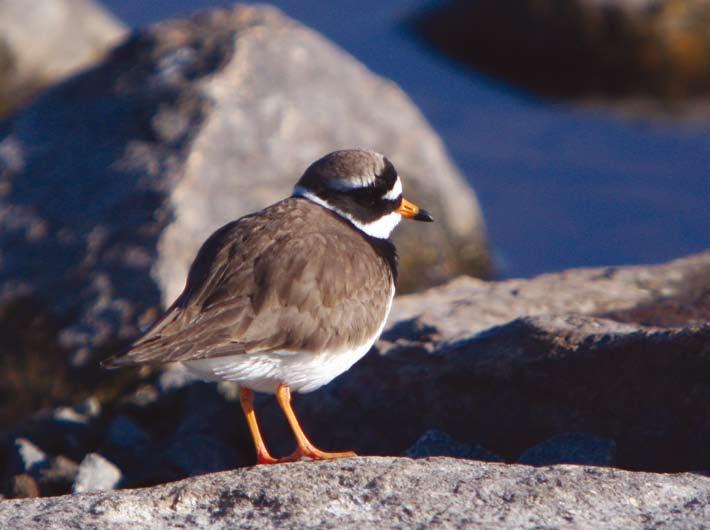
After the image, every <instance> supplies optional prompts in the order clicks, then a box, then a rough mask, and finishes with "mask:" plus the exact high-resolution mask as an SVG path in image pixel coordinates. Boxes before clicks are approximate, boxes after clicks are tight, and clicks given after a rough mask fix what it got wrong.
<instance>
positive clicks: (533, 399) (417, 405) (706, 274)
mask: <svg viewBox="0 0 710 530" xmlns="http://www.w3.org/2000/svg"><path fill="white" fill-rule="evenodd" d="M707 285H710V253H705V254H701V255H698V256H694V257H691V258H687V259H684V260H678V261H676V262H672V263H669V264H666V265H662V266H657V267H622V268H614V269H604V268H599V269H581V270H572V271H566V272H563V273H557V274H549V275H543V276H540V277H538V278H534V279H531V280H510V281H505V282H492V283H491V282H482V281H479V280H474V279H458V280H455V281H453V282H451V283H449V284H447V285H445V286H442V287H438V288H434V289H431V290H429V291H427V292H424V293H421V294H416V295H408V296H405V297H401V298H400V299H399V300H398V301H397V302H396V303H395V306H394V309H393V315H392V319H391V324H390V326H389V327H388V329H387V330H386V332H385V334H384V336H383V338H382V339H381V340H380V341H378V343H377V344H376V349H375V350H373V351H372V352H370V354H368V355H367V356H366V357H365V358H364V359H363V360H362V361H360V362H359V363H357V364H356V365H355V366H354V367H353V368H352V369H351V370H350V371H348V372H347V374H346V375H343V376H341V377H339V378H338V379H336V380H335V381H334V382H332V383H331V384H330V385H328V386H327V387H324V388H322V389H321V390H319V391H317V392H314V393H312V394H304V395H296V397H295V399H294V402H295V406H296V407H297V410H298V412H299V417H300V418H301V419H302V421H303V423H304V425H305V427H304V428H305V430H306V432H307V433H308V434H309V435H310V436H311V438H312V439H313V440H315V441H317V442H318V443H320V444H321V445H323V446H324V449H339V450H345V449H354V450H355V451H356V452H358V453H359V454H402V452H404V451H405V450H406V449H407V448H409V447H411V446H412V445H413V444H414V443H415V441H416V440H417V439H418V438H419V437H420V436H421V433H422V432H425V431H427V430H429V429H432V428H435V429H438V430H441V431H444V432H446V433H447V434H449V435H450V436H451V437H453V438H454V439H456V440H458V441H459V442H461V443H463V444H480V445H482V446H483V447H486V448H487V449H488V450H490V451H492V452H494V453H495V454H498V455H500V456H501V457H503V458H505V459H506V460H515V459H517V458H518V456H519V455H520V454H521V453H522V452H523V451H525V450H526V449H528V448H530V447H532V446H534V445H536V444H538V443H540V440H545V439H548V438H551V437H554V436H558V435H561V434H564V433H570V432H585V433H589V434H590V435H592V436H596V437H602V438H606V439H611V440H614V441H615V442H616V444H617V449H616V460H615V462H616V464H617V465H619V466H621V467H624V468H630V469H639V470H655V471H682V470H686V471H687V470H698V469H701V470H702V469H710V455H708V453H707V451H705V450H704V449H703V448H704V447H707V446H708V445H709V444H710V422H708V421H707V419H708V418H710V384H708V379H707V374H708V373H710V357H708V355H707V344H708V341H710V324H708V322H710V304H708V290H707ZM585 313H586V315H585ZM399 333H403V335H400V334H399ZM363 389H367V390H366V391H363ZM257 412H258V414H259V417H260V418H262V421H263V422H264V423H265V425H279V424H280V423H279V422H281V421H282V420H281V416H282V414H281V412H280V410H279V409H278V407H277V406H276V405H275V403H274V402H273V400H265V402H264V404H263V406H262V408H261V410H258V411H257ZM267 440H268V441H269V443H270V448H271V449H273V450H274V452H275V453H277V454H286V453H287V452H288V450H289V449H290V447H291V445H290V444H291V437H290V435H289V433H288V430H287V429H281V430H276V431H275V434H273V435H271V436H269V437H267Z"/></svg>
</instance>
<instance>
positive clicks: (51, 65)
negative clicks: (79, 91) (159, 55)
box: [0, 0, 127, 118]
mask: <svg viewBox="0 0 710 530" xmlns="http://www.w3.org/2000/svg"><path fill="white" fill-rule="evenodd" d="M126 33H127V30H126V28H125V26H124V25H123V24H122V23H121V22H119V21H118V20H116V19H115V18H114V17H113V16H111V15H110V14H109V13H108V12H107V11H106V10H104V9H103V8H102V7H100V5H99V4H97V3H95V2H93V1H92V0H44V1H42V2H31V3H28V2H25V1H23V0H3V1H2V2H0V80H1V81H0V118H2V117H3V116H4V115H6V114H8V112H10V111H11V110H12V109H14V108H16V107H17V106H19V105H21V104H23V103H26V102H27V101H28V100H29V99H31V98H32V96H34V95H36V94H37V93H38V92H39V91H41V90H43V89H44V88H46V87H48V86H50V85H52V84H54V83H56V82H58V81H60V80H62V79H65V78H67V77H69V76H70V75H73V74H75V73H76V72H78V71H80V70H83V69H85V68H87V67H89V66H91V65H92V64H95V63H96V62H98V61H99V60H100V59H101V58H102V57H103V56H104V55H105V53H106V52H107V51H108V50H109V49H111V48H112V47H113V46H115V45H116V44H118V42H119V41H121V40H122V39H123V38H124V36H125V35H126Z"/></svg>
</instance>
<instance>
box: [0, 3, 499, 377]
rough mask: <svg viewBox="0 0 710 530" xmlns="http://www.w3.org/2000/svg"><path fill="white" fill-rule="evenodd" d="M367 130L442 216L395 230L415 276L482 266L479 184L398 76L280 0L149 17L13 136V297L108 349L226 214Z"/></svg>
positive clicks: (6, 270) (154, 309) (7, 248)
mask: <svg viewBox="0 0 710 530" xmlns="http://www.w3.org/2000/svg"><path fill="white" fill-rule="evenodd" d="M354 146H365V147H369V148H373V149H376V150H378V151H381V152H383V153H385V154H386V155H387V156H389V157H390V158H391V159H392V161H393V162H394V163H395V165H396V166H397V167H398V169H399V171H400V173H401V174H402V175H403V176H404V179H405V192H406V193H407V195H408V196H409V197H411V198H412V199H413V200H415V201H416V202H419V203H421V204H422V205H426V207H427V208H428V209H430V211H432V213H433V215H434V217H435V218H436V219H437V222H436V223H433V224H432V225H430V226H429V225H428V226H427V227H425V228H426V229H424V230H422V229H421V228H422V227H421V226H416V227H414V226H404V227H403V228H402V229H401V230H400V231H399V234H398V235H397V236H396V238H395V239H396V243H397V244H398V247H399V250H400V255H401V269H402V276H401V282H400V286H401V288H402V289H404V290H406V289H412V288H413V287H415V286H418V287H421V286H425V285H430V284H432V283H436V282H441V281H442V280H444V279H446V278H448V277H450V276H451V275H452V274H455V273H461V272H471V273H475V272H481V271H483V270H484V269H485V267H486V263H487V257H486V250H485V237H484V229H483V221H482V219H481V215H480V211H479V209H478V206H477V203H476V199H475V196H474V194H473V192H472V191H471V189H470V188H468V186H467V185H466V184H465V183H464V181H463V179H462V178H461V175H460V174H459V172H458V171H457V170H456V168H455V167H454V166H453V165H452V163H451V161H450V160H449V158H448V157H447V155H446V152H445V150H444V148H443V146H442V144H441V141H440V140H439V139H438V137H437V136H436V135H435V133H434V132H433V131H432V129H431V128H430V127H429V126H428V125H427V123H426V121H425V120H424V118H423V117H422V115H421V114H420V113H419V112H418V111H417V109H416V108H415V107H414V105H413V104H412V103H411V101H410V100H409V99H408V98H407V97H406V95H405V94H404V93H402V91H401V90H400V89H399V88H397V87H396V86H394V85H393V84H392V83H390V82H388V81H386V80H383V79H380V78H378V77H376V76H375V75H373V74H372V73H370V72H369V71H367V70H366V69H365V68H364V67H363V66H362V65H360V64H359V63H357V62H356V61H355V60H354V59H353V58H352V57H350V56H349V55H347V54H346V53H344V52H343V51H341V50H339V49H338V48H336V47H335V46H333V45H332V44H330V43H328V42H327V41H326V40H325V39H324V38H323V37H321V36H319V35H318V34H316V33H315V32H313V31H311V30H309V29H307V28H305V27H303V26H301V25H299V24H298V23H296V22H294V21H292V20H289V19H288V18H286V17H284V16H283V15H281V14H280V13H279V12H278V11H276V10H274V9H272V8H267V7H237V8H234V9H232V10H214V11H209V12H205V13H202V14H199V15H196V16H193V17H191V18H189V19H184V20H175V21H170V22H165V23H161V24H158V25H155V26H152V27H150V28H148V29H147V30H145V31H142V32H139V33H138V34H136V35H134V36H133V37H132V38H131V39H130V40H129V41H128V42H127V43H125V44H124V45H122V46H120V47H119V48H117V49H116V50H115V51H114V52H113V53H112V54H111V55H110V57H109V58H108V59H107V60H106V62H104V63H103V64H102V65H100V66H99V67H98V68H96V69H94V70H92V71H89V72H87V73H85V74H83V75H81V76H78V77H75V78H73V79H72V80H70V81H69V82H66V83H64V84H63V85H61V86H58V87H56V88H55V89H53V90H52V91H51V92H49V93H48V94H46V95H45V96H44V97H42V98H41V99H39V100H38V101H37V102H36V103H34V104H33V105H32V106H31V107H29V108H28V109H26V110H25V111H24V112H22V113H20V114H18V115H17V116H15V117H14V118H13V119H12V121H10V122H9V123H8V124H7V126H6V128H5V132H4V134H3V135H2V136H0V191H2V195H1V196H0V245H1V248H2V255H1V257H2V260H0V310H1V309H2V308H3V307H9V306H11V305H12V307H15V306H17V305H21V306H22V307H25V308H26V307H27V306H29V307H30V309H28V310H26V311H24V312H23V311H14V312H13V313H15V314H18V313H21V314H25V313H26V314H27V315H30V316H31V315H33V314H37V313H43V312H47V309H48V311H49V313H50V314H51V315H54V316H55V319H56V320H57V321H58V322H59V323H58V324H57V325H58V326H59V327H60V328H61V332H60V334H59V342H60V344H59V345H57V344H48V345H46V347H45V348H44V349H46V350H56V349H57V347H61V348H64V349H66V350H67V351H69V352H71V353H72V354H73V356H72V360H73V362H74V364H76V365H82V364H86V363H87V362H88V361H89V360H90V359H91V362H92V363H95V362H96V361H97V358H101V357H105V356H106V355H107V354H108V353H109V352H111V351H115V350H116V349H117V348H119V347H121V346H122V345H125V343H126V342H127V341H128V340H130V339H133V338H135V337H136V335H137V334H138V331H139V325H141V324H146V323H148V322H150V321H152V320H153V319H154V318H155V317H156V315H157V314H158V312H159V311H160V308H161V305H163V304H167V303H169V302H171V301H172V300H173V299H174V298H175V297H176V295H177V294H179V292H180V291H181V289H182V287H183V285H184V281H185V276H186V272H187V268H188V266H189V264H190V262H191V260H192V259H193V258H194V255H195V253H196V251H197V248H198V247H199V245H200V244H201V243H202V241H204V239H205V238H206V237H207V236H208V235H209V234H210V233H211V232H212V231H213V230H215V229H216V228H218V227H219V226H221V225H222V224H224V223H226V222H228V221H230V220H232V219H235V218H237V217H239V216H241V215H244V214H246V213H248V212H251V211H253V210H256V209H259V208H262V207H264V206H266V205H267V204H269V203H271V202H274V201H276V200H278V199H280V198H283V197H285V196H287V195H289V194H290V192H291V188H292V186H293V184H294V183H295V181H296V180H297V178H298V177H299V176H300V174H301V173H302V172H303V170H304V169H305V168H306V167H307V165H308V164H309V163H310V162H312V161H313V160H315V159H316V158H318V157H320V156H321V155H322V154H324V153H326V152H328V151H331V150H334V149H338V148H345V147H354ZM23 304H24V305H23ZM0 312H1V311H0ZM22 325H23V323H21V322H19V323H16V325H15V328H21V327H22ZM91 354H93V355H94V357H93V358H91V357H90V356H91Z"/></svg>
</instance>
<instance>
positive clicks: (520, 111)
mask: <svg viewBox="0 0 710 530" xmlns="http://www.w3.org/2000/svg"><path fill="white" fill-rule="evenodd" d="M103 3H104V4H105V5H106V6H107V7H108V8H109V9H110V10H112V11H113V12H114V13H115V14H116V15H117V16H118V17H119V18H121V19H122V20H123V21H124V22H126V23H127V24H129V25H131V26H134V27H137V26H142V25H145V24H148V23H151V22H154V21H157V20H162V19H165V18H169V17H173V16H176V15H180V14H184V13H187V12H190V11H192V10H195V9H199V8H205V7H209V6H215V5H227V4H225V3H224V2H214V1H210V0H189V1H188V0H149V1H146V0H103ZM272 3H273V4H274V5H276V6H278V7H280V8H281V9H282V10H283V11H284V12H286V13H287V14H288V15H290V16H292V17H294V18H296V19H298V20H300V21H301V22H303V23H304V24H306V25H308V26H310V27H312V28H314V29H316V30H318V31H319V32H320V33H322V34H324V35H325V36H327V37H328V38H330V39H331V40H332V41H334V42H335V43H337V44H338V45H340V46H341V47H343V48H344V49H345V50H347V51H348V52H350V53H351V54H353V55H354V56H355V57H357V58H358V59H359V60H360V61H362V62H363V63H365V64H366V65H367V66H368V67H369V68H370V69H372V70H373V71H374V72H376V73H378V74H380V75H382V76H384V77H387V78H390V79H392V80H393V81H395V82H396V83H398V84H399V85H400V86H401V87H402V88H403V89H404V90H405V91H406V92H407V93H408V94H409V96H410V97H411V98H412V99H413V100H414V102H415V103H416V104H417V105H418V106H419V108H420V109H421V111H422V112H423V113H424V114H425V116H426V117H427V118H428V120H429V121H430V122H431V124H432V125H433V126H434V128H435V129H436V130H437V132H438V133H439V134H440V135H441V137H442V138H443V140H444V142H445V144H446V146H447V148H448V150H449V152H450V154H451V156H452V157H453V159H454V160H455V161H456V163H457V164H458V166H459V167H460V168H461V170H462V171H463V173H464V174H465V176H466V178H467V179H468V181H469V182H470V183H471V185H472V186H473V187H474V188H475V190H476V192H477V193H478V197H479V200H480V202H481V206H482V208H483V211H484V215H485V218H486V220H487V223H488V233H489V237H490V240H491V243H492V245H493V248H494V250H495V252H496V255H497V258H498V260H499V266H500V272H501V274H502V275H503V276H530V275H533V274H536V273H540V272H546V271H554V270H559V269H563V268H567V267H573V266H592V265H617V264H625V263H653V262H660V261H665V260H669V259H672V258H675V257H679V256H682V255H685V254H689V253H692V252H698V251H701V250H704V249H707V248H709V247H710V123H708V124H707V125H706V126H699V125H693V126H691V125H688V124H675V125H673V124H670V123H667V122H666V123H660V122H650V121H649V122H643V121H639V120H636V121H629V120H626V119H622V118H620V117H619V116H618V115H612V114H607V113H603V112H598V111H597V112H592V111H582V110H578V109H574V108H572V107H568V106H560V105H552V104H550V103H545V102H541V101H539V100H537V99H534V98H532V97H529V96H527V95H526V94H525V93H523V92H521V91H517V90H515V89H513V88H511V87H509V86H506V85H503V84H501V83H497V82H494V81H492V80H490V79H488V78H485V77H484V76H480V75H477V74H476V73H475V72H472V71H471V70H468V69H467V68H466V67H463V66H459V65H457V64H456V63H453V62H451V61H449V60H447V59H446V58H444V57H442V56H440V55H438V54H437V53H436V52H434V51H432V50H430V49H429V48H428V46H427V45H426V44H425V43H423V42H420V41H419V40H418V39H417V38H416V37H415V36H414V35H412V34H411V33H410V32H408V31H407V30H406V28H405V25H406V22H407V20H408V17H411V16H412V15H413V14H415V13H417V12H418V11H419V10H421V9H422V8H424V7H428V6H431V2H430V1H423V0H381V1H373V0H365V1H362V0H361V1H358V2H347V1H345V0H337V1H323V0H303V1H296V0H280V1H276V2H272ZM432 178H435V175H433V176H432Z"/></svg>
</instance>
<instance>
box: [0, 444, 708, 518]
mask: <svg viewBox="0 0 710 530" xmlns="http://www.w3.org/2000/svg"><path fill="white" fill-rule="evenodd" d="M709 519H710V478H709V477H707V476H703V475H700V474H692V473H684V474H677V475H666V474H653V473H632V472H628V471H620V470H615V469H605V468H592V467H581V466H572V465H560V466H551V467H546V468H535V467H529V466H522V465H506V464H498V463H487V462H476V461H469V460H457V459H451V458H427V459H421V460H411V459H407V458H360V459H345V460H340V461H333V462H299V463H294V464H284V465H279V466H258V467H254V468H251V469H243V470H237V471H229V472H223V473H215V474H211V475H204V476H200V477H193V478H190V479H187V480H183V481H180V482H176V483H172V484H166V485H163V486H157V487H153V488H146V489H137V490H125V491H117V492H100V493H94V494H83V495H72V496H64V497H53V498H45V499H29V500H9V501H0V527H2V528H28V529H29V528H49V527H51V528H56V529H65V528H87V527H91V528H95V527H100V528H107V529H116V530H118V529H123V528H126V529H128V528H130V529H136V528H137V529H142V528H145V529H151V528H185V527H189V528H213V529H219V528H357V529H371V528H424V527H441V528H502V529H505V528H541V527H545V528H562V527H564V528H597V529H616V528H628V529H636V528H639V529H641V528H657V527H669V528H677V529H693V528H701V527H704V525H706V524H707V521H708V520H709Z"/></svg>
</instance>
